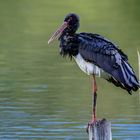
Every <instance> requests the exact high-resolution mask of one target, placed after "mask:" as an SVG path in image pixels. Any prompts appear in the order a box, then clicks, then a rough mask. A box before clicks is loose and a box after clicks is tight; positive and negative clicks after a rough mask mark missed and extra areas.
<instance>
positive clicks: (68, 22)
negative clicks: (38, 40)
mask: <svg viewBox="0 0 140 140" xmlns="http://www.w3.org/2000/svg"><path fill="white" fill-rule="evenodd" d="M78 27H79V17H78V15H76V14H74V13H70V14H68V15H66V17H65V19H64V22H63V24H62V25H61V26H60V27H59V28H58V29H57V30H56V32H55V33H54V34H53V35H52V37H51V38H50V39H49V41H48V44H49V43H51V42H52V41H53V40H54V39H57V38H59V37H60V36H61V35H62V34H63V33H66V34H74V33H75V32H76V30H77V29H78Z"/></svg>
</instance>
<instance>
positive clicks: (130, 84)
mask: <svg viewBox="0 0 140 140" xmlns="http://www.w3.org/2000/svg"><path fill="white" fill-rule="evenodd" d="M79 40H80V41H79V42H80V44H79V53H80V54H81V56H82V57H83V58H84V59H85V60H86V61H89V62H92V63H94V64H96V65H97V66H99V67H100V68H101V69H103V70H104V71H106V72H107V73H108V74H110V75H111V76H112V77H113V78H114V79H115V80H117V81H118V82H119V83H120V84H121V85H123V86H124V88H126V89H127V90H128V91H131V90H132V89H133V90H137V89H138V86H139V83H138V80H137V78H136V76H135V73H134V71H133V69H132V67H131V66H130V65H129V64H128V58H127V55H125V54H124V53H123V52H122V51H121V50H120V49H119V48H118V47H117V46H116V45H115V44H114V43H112V42H111V41H109V40H108V39H106V38H104V37H102V36H100V35H97V34H91V33H80V34H79Z"/></svg>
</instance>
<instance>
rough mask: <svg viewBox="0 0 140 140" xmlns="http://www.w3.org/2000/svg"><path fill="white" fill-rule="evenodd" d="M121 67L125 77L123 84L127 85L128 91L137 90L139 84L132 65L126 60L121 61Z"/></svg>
mask: <svg viewBox="0 0 140 140" xmlns="http://www.w3.org/2000/svg"><path fill="white" fill-rule="evenodd" d="M121 69H122V72H123V76H124V79H125V84H124V85H127V86H128V87H127V89H128V91H131V90H133V91H137V90H138V88H139V87H140V85H139V82H138V80H137V77H136V75H135V73H134V71H133V69H132V67H131V66H130V65H129V64H128V63H127V62H126V61H122V65H121Z"/></svg>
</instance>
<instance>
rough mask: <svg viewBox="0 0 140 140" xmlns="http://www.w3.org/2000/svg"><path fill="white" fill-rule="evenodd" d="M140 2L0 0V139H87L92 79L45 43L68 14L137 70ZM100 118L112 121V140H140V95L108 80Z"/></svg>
mask: <svg viewBox="0 0 140 140" xmlns="http://www.w3.org/2000/svg"><path fill="white" fill-rule="evenodd" d="M139 5H140V1H139V0H133V1H131V0H123V1H122V0H117V1H115V0H102V1H98V0H87V1H85V0H77V1H76V0H69V1H66V0H57V1H49V0H0V140H19V139H21V140H28V139H35V140H43V139H45V140H87V139H88V135H87V134H86V132H85V128H86V125H87V123H88V121H89V120H90V117H91V95H92V94H91V80H92V78H91V77H88V76H86V75H85V74H83V73H82V72H81V71H80V70H79V68H78V67H77V66H76V64H75V62H74V61H70V60H69V59H63V58H61V57H60V56H59V53H58V52H59V48H58V47H57V46H58V42H57V41H56V42H55V43H53V44H51V45H50V46H48V44H47V41H48V39H49V37H50V36H51V34H52V33H53V32H54V31H55V30H56V28H57V27H58V26H59V25H61V23H62V21H63V18H64V16H65V15H66V14H67V13H70V12H75V13H77V14H79V16H80V18H81V26H80V29H79V32H83V31H86V32H94V33H99V34H102V35H103V36H106V37H107V38H110V39H111V40H112V41H114V42H116V43H117V44H118V45H119V46H120V48H121V49H122V50H123V51H124V52H125V53H127V54H128V56H129V61H130V63H131V65H132V66H133V68H134V70H135V71H136V74H137V75H138V61H137V50H139V51H140V8H139ZM97 82H98V88H99V90H98V111H97V113H98V118H107V119H108V120H110V121H111V123H112V133H113V140H139V139H140V109H139V106H140V96H139V94H138V92H137V93H135V94H133V95H132V96H130V95H128V94H127V93H126V92H125V91H123V90H121V89H119V88H116V87H114V86H113V85H111V84H109V83H107V82H106V81H104V80H102V79H97Z"/></svg>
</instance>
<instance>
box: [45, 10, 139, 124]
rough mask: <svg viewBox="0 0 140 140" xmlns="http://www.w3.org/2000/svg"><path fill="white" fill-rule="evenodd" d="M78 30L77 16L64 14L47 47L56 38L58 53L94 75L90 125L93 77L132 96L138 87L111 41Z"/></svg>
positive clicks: (95, 88)
mask: <svg viewBox="0 0 140 140" xmlns="http://www.w3.org/2000/svg"><path fill="white" fill-rule="evenodd" d="M78 27H79V16H78V15H76V14H74V13H70V14H68V15H66V17H65V19H64V22H63V24H62V25H61V26H60V28H58V30H57V31H56V32H55V33H54V34H53V35H52V37H51V38H50V39H49V41H48V44H49V43H51V42H52V41H53V40H54V39H56V38H58V39H59V41H60V54H61V55H62V56H69V57H70V58H74V59H75V61H76V63H77V64H78V66H79V67H80V69H81V70H82V71H84V72H85V73H86V74H88V75H92V76H93V94H94V104H93V115H92V120H91V123H92V122H94V121H95V120H96V97H97V84H96V80H95V76H99V77H102V78H103V79H105V80H107V81H109V82H111V83H113V84H114V85H115V86H117V87H121V88H123V89H125V90H126V91H128V93H129V94H132V91H137V90H138V89H139V87H140V84H139V82H138V80H137V77H136V75H135V73H134V71H133V69H132V67H131V66H130V64H129V63H128V57H127V55H126V54H124V53H123V52H122V50H121V49H119V48H118V46H117V45H115V44H114V43H112V42H111V41H110V40H108V39H106V38H104V37H103V36H101V35H98V34H92V33H84V32H83V33H76V31H77V29H78Z"/></svg>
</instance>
